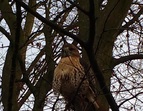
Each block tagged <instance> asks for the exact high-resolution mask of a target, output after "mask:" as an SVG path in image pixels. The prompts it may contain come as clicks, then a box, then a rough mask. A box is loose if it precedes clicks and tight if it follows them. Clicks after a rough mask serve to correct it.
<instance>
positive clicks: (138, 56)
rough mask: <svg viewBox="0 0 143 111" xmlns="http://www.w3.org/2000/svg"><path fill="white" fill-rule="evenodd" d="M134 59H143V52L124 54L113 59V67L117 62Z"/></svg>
mask: <svg viewBox="0 0 143 111" xmlns="http://www.w3.org/2000/svg"><path fill="white" fill-rule="evenodd" d="M135 59H143V54H134V55H129V56H124V57H121V58H119V59H115V58H114V59H113V67H115V66H116V65H118V64H121V63H124V62H127V61H130V60H135Z"/></svg>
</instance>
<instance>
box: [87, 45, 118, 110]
mask: <svg viewBox="0 0 143 111" xmlns="http://www.w3.org/2000/svg"><path fill="white" fill-rule="evenodd" d="M88 46H89V45H87V47H86V51H87V55H88V57H89V61H90V63H91V67H92V69H93V71H94V73H95V74H96V77H97V80H98V82H99V85H100V88H101V89H102V91H103V93H104V95H105V97H106V99H107V101H108V104H109V105H110V107H111V109H112V111H119V109H118V105H117V103H116V102H115V100H114V98H113V96H112V94H111V92H110V90H109V89H108V87H107V85H106V83H105V79H104V77H103V74H102V72H101V70H100V68H99V66H98V64H97V61H96V59H95V57H94V51H93V49H91V48H90V47H88Z"/></svg>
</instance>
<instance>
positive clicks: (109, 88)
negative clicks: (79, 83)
mask: <svg viewBox="0 0 143 111" xmlns="http://www.w3.org/2000/svg"><path fill="white" fill-rule="evenodd" d="M85 4H86V5H85ZM0 11H1V19H0V20H1V25H0V32H1V38H0V39H3V38H7V39H8V41H9V45H8V47H7V49H6V54H4V53H5V52H4V53H3V52H2V51H1V52H0V53H1V54H2V55H1V57H0V58H1V59H0V61H1V63H2V64H0V65H1V68H2V74H1V89H2V91H1V97H2V106H3V108H4V110H5V111H18V110H22V109H24V110H33V111H42V110H48V109H49V110H64V108H65V103H64V100H63V98H62V97H61V96H58V97H57V96H55V95H53V92H52V90H51V88H52V87H51V84H52V78H53V71H54V69H55V66H56V64H57V62H58V60H59V57H60V56H59V53H60V50H61V47H62V44H63V42H64V40H67V41H68V42H72V41H73V44H75V45H78V46H79V48H80V49H81V53H82V58H83V59H84V61H86V63H88V67H89V69H91V70H92V72H93V75H90V76H92V77H93V78H92V79H94V80H96V84H94V83H93V82H92V81H91V82H92V83H91V84H92V87H93V89H96V91H97V93H96V95H97V102H98V104H99V106H100V109H101V111H108V110H109V108H111V109H112V110H113V111H117V110H125V111H126V110H131V109H133V110H137V109H143V107H142V103H143V101H142V99H141V97H142V96H141V94H142V91H141V90H142V65H141V64H142V59H143V56H142V53H141V52H142V36H141V35H142V18H143V17H142V11H143V8H142V1H141V0H89V1H88V0H77V1H72V0H57V1H55V0H25V1H22V0H13V1H10V2H9V1H6V0H5V1H4V0H1V1H0ZM0 48H1V50H3V51H5V43H3V42H1V47H0ZM3 58H4V60H3ZM61 104H62V105H61ZM79 110H80V108H79Z"/></svg>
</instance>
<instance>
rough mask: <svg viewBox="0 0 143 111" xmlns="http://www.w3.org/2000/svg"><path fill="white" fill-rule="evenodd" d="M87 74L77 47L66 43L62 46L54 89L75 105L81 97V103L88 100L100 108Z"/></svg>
mask: <svg viewBox="0 0 143 111" xmlns="http://www.w3.org/2000/svg"><path fill="white" fill-rule="evenodd" d="M86 76H87V74H86V73H85V70H84V67H83V66H82V64H81V62H80V53H79V51H78V49H77V47H76V46H74V45H73V44H68V43H66V44H65V45H64V46H63V48H62V53H61V60H60V61H59V63H58V65H57V67H56V68H55V71H54V78H53V91H54V92H55V93H58V94H61V95H62V96H63V97H64V98H65V100H66V101H67V102H68V103H70V105H71V104H72V105H73V106H74V102H75V101H77V98H80V99H78V100H81V102H80V103H82V101H85V100H86V101H89V102H90V103H91V104H92V105H93V106H94V108H95V109H98V108H99V106H98V104H97V102H96V96H95V94H94V92H93V90H92V89H91V87H90V85H89V81H88V79H87V77H86Z"/></svg>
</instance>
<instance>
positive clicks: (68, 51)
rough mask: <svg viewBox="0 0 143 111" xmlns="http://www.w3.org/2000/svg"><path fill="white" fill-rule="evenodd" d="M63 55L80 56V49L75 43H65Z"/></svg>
mask: <svg viewBox="0 0 143 111" xmlns="http://www.w3.org/2000/svg"><path fill="white" fill-rule="evenodd" d="M61 55H62V57H69V56H71V57H80V54H79V51H78V49H77V47H76V46H74V45H73V44H68V43H67V44H64V46H63V48H62V54H61Z"/></svg>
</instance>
